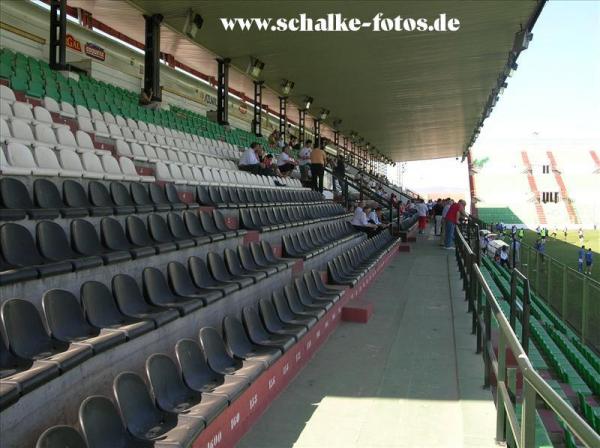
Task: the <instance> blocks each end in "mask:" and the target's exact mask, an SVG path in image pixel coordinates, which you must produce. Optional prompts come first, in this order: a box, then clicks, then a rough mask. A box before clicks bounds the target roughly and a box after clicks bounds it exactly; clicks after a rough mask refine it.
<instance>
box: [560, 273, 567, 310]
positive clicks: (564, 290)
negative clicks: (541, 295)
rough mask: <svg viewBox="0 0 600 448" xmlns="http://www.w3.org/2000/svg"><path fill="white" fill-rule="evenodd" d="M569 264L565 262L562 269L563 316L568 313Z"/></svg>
mask: <svg viewBox="0 0 600 448" xmlns="http://www.w3.org/2000/svg"><path fill="white" fill-rule="evenodd" d="M567 291H568V289H567V265H566V264H563V271H562V300H561V311H562V313H561V316H566V315H567V294H568V293H567Z"/></svg>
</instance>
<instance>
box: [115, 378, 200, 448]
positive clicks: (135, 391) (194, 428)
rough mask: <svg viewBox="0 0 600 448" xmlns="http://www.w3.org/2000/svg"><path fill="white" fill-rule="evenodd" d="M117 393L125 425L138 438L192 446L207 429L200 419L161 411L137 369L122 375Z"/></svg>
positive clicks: (118, 379)
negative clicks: (185, 417)
mask: <svg viewBox="0 0 600 448" xmlns="http://www.w3.org/2000/svg"><path fill="white" fill-rule="evenodd" d="M113 392H114V394H115V398H116V400H117V405H118V407H119V410H120V412H121V416H122V417H123V422H124V423H125V427H126V428H127V430H128V431H129V433H130V434H132V435H133V436H134V437H136V438H138V439H141V440H147V441H160V442H161V443H165V444H168V445H171V444H173V446H177V447H188V446H190V445H191V443H192V442H193V441H194V440H195V439H196V437H197V436H198V434H200V432H201V431H202V429H204V426H205V425H204V422H203V421H202V420H200V419H191V418H190V419H183V418H179V419H178V418H177V416H176V415H174V414H169V413H167V412H163V411H161V410H159V409H158V408H157V407H156V406H155V404H154V401H153V400H152V397H151V396H150V393H149V391H148V388H147V387H146V384H145V383H144V381H143V380H142V378H140V376H139V375H137V374H135V373H133V372H123V373H121V374H119V375H118V376H117V377H116V378H115V380H114V382H113Z"/></svg>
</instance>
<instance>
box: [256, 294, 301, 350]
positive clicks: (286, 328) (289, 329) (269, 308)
mask: <svg viewBox="0 0 600 448" xmlns="http://www.w3.org/2000/svg"><path fill="white" fill-rule="evenodd" d="M258 308H259V310H260V316H261V317H262V321H263V324H264V325H265V328H266V329H267V331H268V332H269V333H273V334H277V335H284V336H292V337H294V338H296V340H299V339H300V338H301V337H302V336H304V335H305V334H306V333H307V331H308V330H307V328H306V326H305V325H295V324H286V323H284V322H282V321H281V319H280V318H279V315H278V314H277V311H276V310H275V307H274V306H273V302H271V301H270V300H269V299H267V298H264V299H260V300H259V302H258Z"/></svg>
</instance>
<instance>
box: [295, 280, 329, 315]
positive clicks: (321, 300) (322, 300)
mask: <svg viewBox="0 0 600 448" xmlns="http://www.w3.org/2000/svg"><path fill="white" fill-rule="evenodd" d="M294 287H295V289H296V292H297V293H298V298H299V299H300V302H302V303H303V304H304V305H319V306H322V307H324V308H325V309H327V310H328V309H330V308H331V307H332V306H333V304H334V298H333V297H330V296H316V297H315V296H313V295H311V294H310V292H309V291H308V288H307V287H306V283H304V280H303V279H302V278H297V279H295V280H294Z"/></svg>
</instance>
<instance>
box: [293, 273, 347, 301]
mask: <svg viewBox="0 0 600 448" xmlns="http://www.w3.org/2000/svg"><path fill="white" fill-rule="evenodd" d="M315 272H316V271H313V272H306V273H304V275H302V278H303V279H304V284H305V285H306V288H307V290H308V292H309V294H310V295H311V296H312V297H322V298H324V299H328V300H333V301H334V302H337V301H338V299H339V298H340V296H341V292H340V291H337V292H336V291H333V290H328V289H326V288H323V289H319V286H318V284H317V282H316V281H315V277H314V276H313V275H314V273H315ZM317 275H318V274H317ZM320 279H321V278H320V277H319V280H320Z"/></svg>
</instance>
